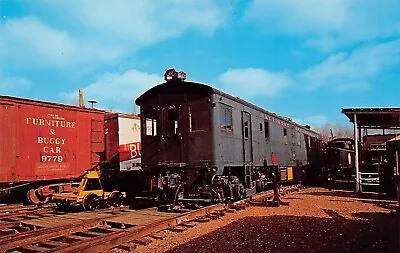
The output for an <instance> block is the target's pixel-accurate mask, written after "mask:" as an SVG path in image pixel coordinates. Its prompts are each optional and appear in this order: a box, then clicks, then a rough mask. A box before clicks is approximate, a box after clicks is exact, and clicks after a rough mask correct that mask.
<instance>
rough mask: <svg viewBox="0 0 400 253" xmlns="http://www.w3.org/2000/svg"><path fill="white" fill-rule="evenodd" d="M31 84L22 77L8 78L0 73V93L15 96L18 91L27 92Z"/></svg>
mask: <svg viewBox="0 0 400 253" xmlns="http://www.w3.org/2000/svg"><path fill="white" fill-rule="evenodd" d="M30 87H31V82H30V81H29V80H28V79H25V78H22V77H9V76H5V75H3V74H2V73H0V93H1V94H7V95H16V94H18V93H19V92H20V91H26V90H29V89H30Z"/></svg>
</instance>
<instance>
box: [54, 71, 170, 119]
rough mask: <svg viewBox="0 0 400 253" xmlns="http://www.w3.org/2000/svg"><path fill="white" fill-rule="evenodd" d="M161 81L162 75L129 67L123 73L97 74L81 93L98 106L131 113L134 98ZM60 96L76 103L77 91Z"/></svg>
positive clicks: (66, 100)
mask: <svg viewBox="0 0 400 253" xmlns="http://www.w3.org/2000/svg"><path fill="white" fill-rule="evenodd" d="M161 82H163V77H162V76H159V75H157V74H151V73H146V72H141V71H138V70H136V69H131V70H128V71H126V72H124V73H106V74H103V75H101V76H99V77H98V78H97V80H96V81H95V82H93V83H91V84H89V85H88V86H87V87H85V88H83V94H84V99H85V100H86V101H88V100H91V99H94V100H97V101H98V102H99V104H98V107H99V108H104V109H107V110H113V111H118V112H126V113H131V112H132V108H133V107H134V99H135V98H137V96H138V95H140V94H142V93H143V91H144V90H147V89H148V88H150V87H152V86H154V85H156V84H158V83H161ZM61 97H62V98H63V99H64V101H65V102H66V103H74V104H76V101H77V98H78V92H77V91H74V92H68V93H63V94H61Z"/></svg>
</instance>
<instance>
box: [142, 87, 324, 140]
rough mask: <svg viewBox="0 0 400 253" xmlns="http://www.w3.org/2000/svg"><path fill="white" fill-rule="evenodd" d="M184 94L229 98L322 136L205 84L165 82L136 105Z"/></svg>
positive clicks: (154, 88)
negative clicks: (163, 95)
mask: <svg viewBox="0 0 400 253" xmlns="http://www.w3.org/2000/svg"><path fill="white" fill-rule="evenodd" d="M184 92H189V93H196V94H203V95H204V96H210V95H212V94H218V95H221V96H223V97H226V98H229V99H231V100H233V101H235V102H238V103H241V104H243V105H246V106H248V107H250V108H252V109H255V110H258V111H260V112H263V113H265V114H268V115H269V116H271V117H274V118H277V119H279V120H282V121H284V122H286V123H288V124H291V125H294V126H297V127H299V128H301V129H303V130H304V131H307V132H309V133H312V134H314V135H318V136H320V134H318V133H316V132H315V131H313V130H310V129H308V128H306V127H304V126H302V125H299V124H297V123H295V122H293V121H291V120H288V119H287V118H286V117H282V116H278V115H276V114H275V113H272V112H269V111H267V110H265V109H263V108H261V107H259V106H256V105H254V104H252V103H249V102H247V101H245V100H243V99H241V98H239V97H234V96H232V95H229V94H227V93H225V92H223V91H220V90H218V89H216V88H214V87H212V86H209V85H207V84H203V83H198V82H187V81H183V82H182V81H171V82H164V83H161V84H158V85H156V86H154V87H152V88H150V89H149V90H147V91H145V92H144V93H143V94H142V95H140V96H139V97H138V98H137V99H136V100H135V103H136V104H137V105H139V106H141V105H143V104H144V103H146V101H148V100H149V99H151V98H153V97H155V96H157V95H158V94H163V93H184Z"/></svg>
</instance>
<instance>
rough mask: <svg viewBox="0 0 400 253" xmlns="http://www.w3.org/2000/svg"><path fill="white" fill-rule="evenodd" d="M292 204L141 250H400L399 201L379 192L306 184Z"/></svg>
mask: <svg viewBox="0 0 400 253" xmlns="http://www.w3.org/2000/svg"><path fill="white" fill-rule="evenodd" d="M282 200H283V201H284V202H286V203H288V205H281V206H280V207H259V206H251V207H248V208H247V209H245V210H242V211H238V212H235V213H228V214H226V215H225V216H223V217H221V218H220V219H218V220H214V221H210V222H208V223H202V224H198V225H197V226H196V227H194V228H190V229H188V230H187V231H184V232H181V233H176V232H170V231H169V232H163V233H164V234H165V235H166V237H165V238H164V239H163V240H153V242H152V243H151V244H149V245H147V246H138V248H137V249H136V250H135V251H137V252H171V253H172V252H296V253H299V252H335V253H338V252H385V253H386V252H387V253H389V252H399V243H400V238H399V226H400V224H399V214H398V213H394V212H393V210H394V208H396V205H397V202H395V201H391V200H385V199H382V197H381V196H380V195H378V194H356V193H354V192H350V191H338V190H333V191H328V190H326V189H322V188H312V189H306V190H303V191H301V192H297V193H292V194H290V195H287V196H284V197H282Z"/></svg>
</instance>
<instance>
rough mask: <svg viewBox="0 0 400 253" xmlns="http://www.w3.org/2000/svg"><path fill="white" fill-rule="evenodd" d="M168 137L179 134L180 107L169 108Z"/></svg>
mask: <svg viewBox="0 0 400 253" xmlns="http://www.w3.org/2000/svg"><path fill="white" fill-rule="evenodd" d="M167 122H168V124H167V128H168V129H167V135H168V136H172V135H175V134H179V113H178V107H176V106H170V107H169V108H168V120H167Z"/></svg>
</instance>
